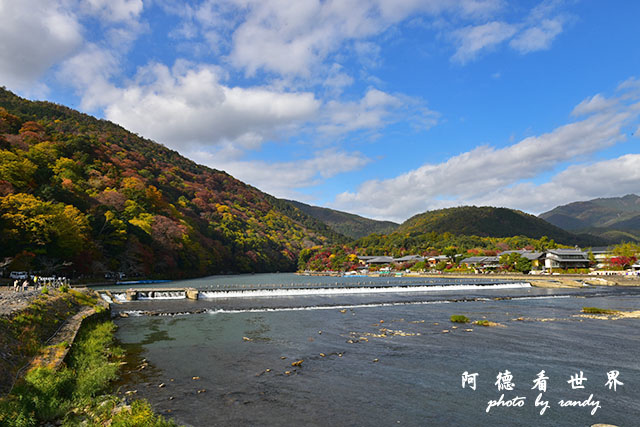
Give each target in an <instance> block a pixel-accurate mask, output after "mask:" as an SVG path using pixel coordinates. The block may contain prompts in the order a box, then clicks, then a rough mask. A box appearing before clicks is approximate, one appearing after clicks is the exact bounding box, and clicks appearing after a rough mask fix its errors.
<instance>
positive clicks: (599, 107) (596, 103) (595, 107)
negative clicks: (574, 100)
mask: <svg viewBox="0 0 640 427" xmlns="http://www.w3.org/2000/svg"><path fill="white" fill-rule="evenodd" d="M617 102H618V101H617V100H615V99H607V98H605V97H604V96H602V95H601V94H599V93H598V94H596V95H594V96H592V97H591V98H587V99H585V100H583V101H582V102H581V103H580V104H578V105H576V107H575V108H574V109H573V111H572V112H571V115H572V116H576V117H579V116H585V115H589V114H593V113H599V112H601V111H605V110H609V109H611V107H613V106H614V105H615V104H616V103H617Z"/></svg>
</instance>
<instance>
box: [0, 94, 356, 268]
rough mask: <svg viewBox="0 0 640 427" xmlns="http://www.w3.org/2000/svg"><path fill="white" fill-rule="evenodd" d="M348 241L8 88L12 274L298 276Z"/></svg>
mask: <svg viewBox="0 0 640 427" xmlns="http://www.w3.org/2000/svg"><path fill="white" fill-rule="evenodd" d="M344 240H345V238H344V236H341V235H339V234H338V233H336V232H334V231H333V230H331V229H330V228H329V227H327V226H326V225H325V224H323V223H321V222H320V221H318V220H317V219H315V218H313V217H311V216H309V215H307V214H305V213H304V212H302V211H300V210H299V209H298V208H296V207H295V206H293V205H292V204H290V203H288V202H285V201H282V200H278V199H276V198H274V197H272V196H269V195H268V194H265V193H263V192H261V191H259V190H257V189H256V188H253V187H251V186H249V185H246V184H244V183H242V182H240V181H238V180H237V179H235V178H233V177H232V176H230V175H228V174H226V173H225V172H221V171H217V170H213V169H210V168H207V167H204V166H201V165H198V164H196V163H194V162H192V161H190V160H188V159H186V158H184V157H182V156H180V155H179V154H178V153H177V152H175V151H172V150H169V149H167V148H166V147H164V146H162V145H159V144H157V143H155V142H153V141H150V140H147V139H144V138H142V137H139V136H137V135H135V134H133V133H130V132H128V131H126V130H125V129H123V128H122V127H120V126H118V125H115V124H113V123H111V122H108V121H105V120H98V119H96V118H94V117H91V116H88V115H85V114H82V113H79V112H77V111H74V110H71V109H69V108H66V107H64V106H60V105H56V104H52V103H48V102H32V101H28V100H25V99H22V98H20V97H17V96H16V95H14V94H13V93H11V92H9V91H7V90H5V89H4V88H2V89H0V257H2V259H4V260H5V261H4V262H3V265H4V266H6V267H8V268H9V269H12V270H29V269H32V270H41V271H46V272H58V273H66V274H70V273H71V274H72V273H73V272H75V273H76V274H93V275H97V274H102V273H104V272H106V271H123V272H125V273H127V274H129V275H140V276H142V275H144V276H156V277H185V276H201V275H205V274H213V273H220V272H259V271H278V270H279V271H290V270H293V269H295V266H296V262H297V257H298V253H299V251H300V250H301V249H302V248H304V247H310V246H314V245H323V244H332V243H336V242H342V241H344Z"/></svg>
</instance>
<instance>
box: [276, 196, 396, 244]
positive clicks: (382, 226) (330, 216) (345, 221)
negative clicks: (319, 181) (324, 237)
mask: <svg viewBox="0 0 640 427" xmlns="http://www.w3.org/2000/svg"><path fill="white" fill-rule="evenodd" d="M288 202H289V203H291V204H293V205H294V206H295V207H297V208H298V209H300V210H301V211H302V212H305V213H306V214H307V215H310V216H312V217H314V218H316V219H318V220H319V221H322V222H323V223H325V224H327V225H328V226H329V227H330V228H331V229H333V230H334V231H335V232H337V233H340V234H342V235H344V236H347V237H350V238H352V239H359V238H361V237H365V236H368V235H369V234H372V233H377V234H389V233H392V232H393V231H394V230H395V229H396V228H398V227H399V224H396V223H395V222H391V221H377V220H374V219H369V218H364V217H361V216H359V215H356V214H352V213H347V212H341V211H337V210H334V209H329V208H323V207H319V206H311V205H307V204H305V203H302V202H297V201H294V200H288Z"/></svg>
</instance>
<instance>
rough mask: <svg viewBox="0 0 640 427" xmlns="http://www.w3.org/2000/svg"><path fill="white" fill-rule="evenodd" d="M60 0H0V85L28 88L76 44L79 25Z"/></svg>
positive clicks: (78, 42) (80, 30) (71, 50)
mask: <svg viewBox="0 0 640 427" xmlns="http://www.w3.org/2000/svg"><path fill="white" fill-rule="evenodd" d="M63 6H64V2H63V1H54V0H20V1H13V0H0V40H1V42H0V85H6V86H8V87H9V88H16V89H23V90H27V91H29V90H30V89H31V88H32V87H33V85H34V84H35V83H36V82H37V81H38V79H39V78H40V77H42V75H43V74H44V73H45V72H46V71H47V70H48V69H49V68H51V67H52V66H54V65H55V64H57V63H58V62H59V61H61V60H63V59H64V58H66V57H67V56H69V55H70V54H72V53H73V52H74V51H75V50H76V49H77V48H78V47H80V45H81V43H82V41H83V38H82V27H81V25H80V24H79V22H78V19H77V17H76V16H75V15H74V14H73V13H72V12H71V11H70V10H69V9H66V8H65V7H63Z"/></svg>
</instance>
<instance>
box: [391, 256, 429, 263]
mask: <svg viewBox="0 0 640 427" xmlns="http://www.w3.org/2000/svg"><path fill="white" fill-rule="evenodd" d="M422 261H424V258H423V257H421V256H419V255H406V256H403V257H401V258H394V259H393V262H398V263H401V262H422Z"/></svg>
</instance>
